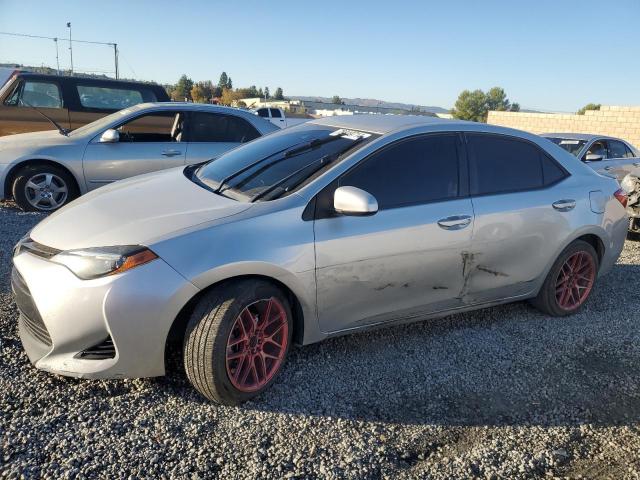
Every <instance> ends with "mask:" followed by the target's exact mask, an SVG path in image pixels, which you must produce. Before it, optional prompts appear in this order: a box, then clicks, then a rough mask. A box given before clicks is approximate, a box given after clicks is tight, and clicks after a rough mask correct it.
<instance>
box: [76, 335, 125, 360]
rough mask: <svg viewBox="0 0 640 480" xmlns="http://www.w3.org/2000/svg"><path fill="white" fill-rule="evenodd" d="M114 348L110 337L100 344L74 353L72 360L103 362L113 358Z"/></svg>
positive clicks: (114, 354)
mask: <svg viewBox="0 0 640 480" xmlns="http://www.w3.org/2000/svg"><path fill="white" fill-rule="evenodd" d="M115 356H116V347H115V346H114V345H113V340H112V339H111V337H108V338H107V339H105V340H103V341H102V342H100V343H98V344H97V345H94V346H93V347H90V348H87V349H86V350H83V351H81V352H80V353H76V354H75V356H74V358H82V359H84V360H104V359H107V358H115Z"/></svg>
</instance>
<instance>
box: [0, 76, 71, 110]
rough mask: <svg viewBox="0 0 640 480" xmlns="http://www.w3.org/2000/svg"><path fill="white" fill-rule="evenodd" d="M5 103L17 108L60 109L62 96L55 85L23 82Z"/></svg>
mask: <svg viewBox="0 0 640 480" xmlns="http://www.w3.org/2000/svg"><path fill="white" fill-rule="evenodd" d="M5 103H6V104H7V105H14V106H19V107H29V105H31V106H33V107H37V108H62V96H61V95H60V88H59V87H58V85H57V84H55V83H52V82H46V81H34V80H25V81H23V82H22V83H21V84H20V85H19V86H18V88H16V89H15V90H14V92H13V94H12V95H11V96H10V97H9V98H8V99H7V100H6V102H5Z"/></svg>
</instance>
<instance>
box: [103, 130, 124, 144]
mask: <svg viewBox="0 0 640 480" xmlns="http://www.w3.org/2000/svg"><path fill="white" fill-rule="evenodd" d="M119 141H120V134H119V133H118V131H117V130H114V129H113V128H110V129H109V130H105V131H104V132H103V133H102V135H100V143H117V142H119Z"/></svg>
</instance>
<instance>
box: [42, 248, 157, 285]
mask: <svg viewBox="0 0 640 480" xmlns="http://www.w3.org/2000/svg"><path fill="white" fill-rule="evenodd" d="M156 258H158V256H157V255H156V254H155V253H153V252H152V251H151V250H149V249H148V248H147V247H142V246H140V245H126V246H121V247H97V248H82V249H78V250H67V251H64V252H60V253H58V254H57V255H55V256H53V257H51V261H52V262H55V263H59V264H61V265H64V266H65V267H67V268H68V269H69V270H71V271H72V272H73V273H74V274H75V275H76V276H77V277H78V278H81V279H83V280H89V279H92V278H98V277H104V276H105V275H113V274H116V273H122V272H126V271H127V270H131V269H132V268H135V267H138V266H140V265H144V264H145V263H148V262H150V261H152V260H155V259H156Z"/></svg>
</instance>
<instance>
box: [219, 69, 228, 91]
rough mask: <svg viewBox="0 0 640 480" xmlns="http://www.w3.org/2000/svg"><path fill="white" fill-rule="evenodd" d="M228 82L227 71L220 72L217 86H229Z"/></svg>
mask: <svg viewBox="0 0 640 480" xmlns="http://www.w3.org/2000/svg"><path fill="white" fill-rule="evenodd" d="M228 84H229V77H228V76H227V72H222V73H221V74H220V80H219V81H218V87H220V89H221V90H222V89H225V88H229V87H228Z"/></svg>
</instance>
